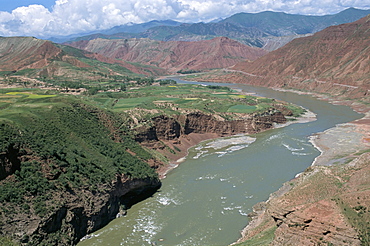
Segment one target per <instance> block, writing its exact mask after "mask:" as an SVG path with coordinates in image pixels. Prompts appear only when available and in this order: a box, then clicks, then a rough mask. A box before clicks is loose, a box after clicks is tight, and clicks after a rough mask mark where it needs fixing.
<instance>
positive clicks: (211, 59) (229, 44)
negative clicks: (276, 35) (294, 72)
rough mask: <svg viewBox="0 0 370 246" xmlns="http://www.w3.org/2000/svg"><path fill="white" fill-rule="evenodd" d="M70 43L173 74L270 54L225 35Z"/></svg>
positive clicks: (210, 67) (223, 66)
mask: <svg viewBox="0 0 370 246" xmlns="http://www.w3.org/2000/svg"><path fill="white" fill-rule="evenodd" d="M68 45H70V46H72V47H75V48H78V49H82V50H86V51H89V52H93V53H98V54H100V55H102V56H105V57H110V58H114V59H118V60H124V61H129V62H134V63H141V64H146V65H150V66H156V67H160V68H163V69H166V70H168V71H169V72H170V73H176V72H177V71H178V70H197V71H199V70H205V69H214V68H225V67H230V66H233V65H235V64H236V63H238V62H241V61H244V60H255V59H257V58H258V57H261V56H263V55H265V54H266V53H267V52H266V51H265V50H263V49H260V48H254V47H250V46H247V45H245V44H241V43H239V42H237V41H235V40H232V39H229V38H226V37H218V38H214V39H211V40H203V41H197V42H184V41H167V42H165V41H155V40H150V39H101V38H98V39H94V40H81V41H78V42H72V43H68Z"/></svg>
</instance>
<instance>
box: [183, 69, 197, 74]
mask: <svg viewBox="0 0 370 246" xmlns="http://www.w3.org/2000/svg"><path fill="white" fill-rule="evenodd" d="M199 72H201V71H199V70H193V69H189V70H182V69H181V70H179V71H177V73H181V74H192V73H199Z"/></svg>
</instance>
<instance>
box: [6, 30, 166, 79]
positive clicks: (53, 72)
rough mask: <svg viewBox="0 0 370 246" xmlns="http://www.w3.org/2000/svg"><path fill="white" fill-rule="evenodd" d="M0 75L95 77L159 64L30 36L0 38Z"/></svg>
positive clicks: (151, 70)
mask: <svg viewBox="0 0 370 246" xmlns="http://www.w3.org/2000/svg"><path fill="white" fill-rule="evenodd" d="M0 71H1V74H2V75H7V76H16V75H21V76H23V75H26V76H28V77H48V78H53V77H54V78H61V79H65V80H74V79H77V78H79V79H99V78H101V77H106V76H107V75H121V76H127V75H131V76H132V75H138V74H146V75H158V74H163V70H161V69H159V68H150V67H148V66H140V65H133V64H129V63H126V62H124V61H119V60H115V59H111V58H107V57H103V56H101V55H97V54H93V53H90V52H86V51H81V50H77V49H72V48H71V47H68V46H63V45H59V44H55V43H52V42H50V41H47V40H41V39H36V38H33V37H9V38H3V37H1V38H0Z"/></svg>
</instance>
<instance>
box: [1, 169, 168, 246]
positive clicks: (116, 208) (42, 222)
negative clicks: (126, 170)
mask: <svg viewBox="0 0 370 246" xmlns="http://www.w3.org/2000/svg"><path fill="white" fill-rule="evenodd" d="M160 185H161V183H160V181H159V180H151V179H133V180H132V179H128V178H127V177H125V176H124V175H117V177H116V180H114V181H113V182H112V183H111V184H106V185H105V186H104V187H99V189H97V191H90V190H88V189H85V190H82V189H73V190H67V191H65V192H63V193H58V194H54V196H55V199H53V200H54V201H55V202H54V206H53V207H54V210H52V211H50V212H49V213H48V214H47V215H45V216H42V217H41V216H37V215H32V216H27V215H26V214H25V215H24V217H23V216H22V213H21V214H18V216H19V217H17V218H14V219H13V220H12V222H11V223H12V226H7V227H3V228H2V229H3V232H2V233H3V234H8V235H13V237H15V238H17V239H18V240H19V241H20V242H22V243H23V244H27V245H39V244H40V243H43V245H75V244H77V242H79V240H80V239H81V238H83V237H84V236H85V235H87V234H89V233H91V232H94V231H96V230H98V229H100V228H102V227H103V226H105V225H107V224H108V223H109V222H110V221H111V220H113V219H114V218H116V216H117V214H118V213H120V212H121V213H122V209H126V208H129V207H130V206H131V205H132V204H133V203H134V202H136V201H138V199H143V198H146V197H148V196H150V195H152V194H153V193H154V192H155V191H156V190H157V189H158V188H159V187H160ZM7 221H9V218H7Z"/></svg>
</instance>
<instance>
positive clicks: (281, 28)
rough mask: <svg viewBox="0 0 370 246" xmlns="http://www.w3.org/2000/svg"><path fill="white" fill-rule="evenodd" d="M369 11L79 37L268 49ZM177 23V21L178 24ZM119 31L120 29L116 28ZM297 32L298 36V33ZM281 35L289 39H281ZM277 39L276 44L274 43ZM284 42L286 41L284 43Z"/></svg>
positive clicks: (262, 16)
mask: <svg viewBox="0 0 370 246" xmlns="http://www.w3.org/2000/svg"><path fill="white" fill-rule="evenodd" d="M368 14H370V10H360V9H355V8H349V9H346V10H344V11H342V12H340V13H338V14H335V15H324V16H306V15H294V14H286V13H282V12H271V11H265V12H261V13H256V14H248V13H239V14H235V15H233V16H231V17H229V18H226V19H224V20H222V21H219V22H217V23H214V22H212V23H203V22H201V23H194V24H187V23H183V24H181V25H160V26H155V27H151V28H149V29H147V30H145V31H143V32H140V33H132V31H131V33H128V32H119V33H115V34H112V30H111V31H110V33H111V34H108V33H107V32H101V33H96V34H92V35H87V36H83V37H80V38H78V39H76V41H78V40H91V39H96V38H98V37H100V38H106V39H115V38H127V39H129V38H150V39H155V40H161V41H199V40H207V39H212V38H215V37H219V36H225V37H229V38H232V39H235V40H238V41H239V42H241V43H244V44H247V45H250V46H255V47H259V48H262V47H264V46H265V45H266V44H267V43H269V45H268V47H267V49H268V50H269V49H271V48H272V47H273V49H275V48H278V47H281V46H283V45H284V44H286V43H287V42H289V41H291V40H292V39H294V38H296V37H301V35H306V34H312V33H315V32H317V31H320V30H322V29H324V28H326V27H329V26H332V25H338V24H343V23H348V22H353V21H356V20H358V19H360V18H362V17H365V16H366V15H368ZM177 24H178V23H177ZM117 31H118V29H117ZM297 35H298V36H297ZM282 36H288V38H285V39H281V38H280V37H282ZM275 39H276V44H271V43H272V42H274V41H275ZM283 41H284V42H283Z"/></svg>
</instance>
